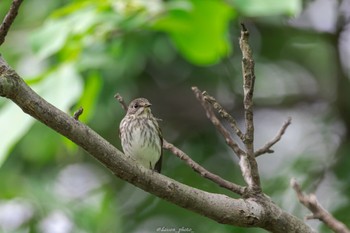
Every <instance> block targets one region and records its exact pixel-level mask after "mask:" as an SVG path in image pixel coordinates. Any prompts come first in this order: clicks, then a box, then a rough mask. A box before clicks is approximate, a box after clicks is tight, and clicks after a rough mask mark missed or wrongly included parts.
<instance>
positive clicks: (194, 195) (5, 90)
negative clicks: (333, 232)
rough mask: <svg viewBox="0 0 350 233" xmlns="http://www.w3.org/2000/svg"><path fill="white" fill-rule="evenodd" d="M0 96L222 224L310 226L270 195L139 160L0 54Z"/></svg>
mask: <svg viewBox="0 0 350 233" xmlns="http://www.w3.org/2000/svg"><path fill="white" fill-rule="evenodd" d="M0 96H3V97H6V98H9V99H11V100H12V101H13V102H15V103H16V104H17V105H18V106H19V107H20V108H21V109H22V110H23V111H24V112H25V113H27V114H29V115H31V116H32V117H34V118H36V119H37V120H39V121H40V122H42V123H44V124H46V125H47V126H48V127H50V128H52V129H53V130H55V131H57V132H58V133H60V134H62V135H63V136H65V137H67V138H68V139H70V140H71V141H73V142H74V143H76V144H77V145H79V146H80V147H82V148H83V149H84V150H85V151H87V152H88V153H89V154H90V155H91V156H93V157H94V158H95V159H96V160H98V161H99V162H101V163H102V164H103V165H104V166H105V167H106V168H107V169H109V170H110V171H111V172H112V173H113V174H114V175H115V176H117V177H119V178H120V179H123V180H125V181H127V182H129V183H131V184H133V185H135V186H137V187H139V188H141V189H143V190H145V191H147V192H150V193H152V194H154V195H156V196H158V197H160V198H162V199H164V200H167V201H169V202H171V203H174V204H176V205H178V206H181V207H183V208H185V209H188V210H191V211H193V212H196V213H198V214H201V215H203V216H206V217H208V218H211V219H213V220H215V221H217V222H219V223H223V224H229V225H235V226H241V227H260V228H264V229H266V230H269V231H271V232H276V233H279V232H281V233H285V232H305V233H309V232H310V233H311V232H312V230H311V228H310V227H309V226H307V225H306V224H305V223H304V222H303V221H301V220H300V219H298V218H296V217H294V216H292V215H290V214H288V213H286V212H284V211H283V210H281V209H280V208H279V207H278V206H276V205H275V204H274V203H272V202H271V201H269V199H268V198H264V197H260V198H255V199H254V198H248V199H233V198H230V197H228V196H226V195H222V194H214V193H209V192H205V191H202V190H199V189H195V188H192V187H189V186H187V185H184V184H181V183H179V182H177V181H175V180H173V179H171V178H168V177H165V176H163V175H162V174H158V173H156V172H152V171H151V170H150V169H147V168H144V167H142V166H139V165H137V164H136V163H135V162H133V160H132V159H130V158H129V157H127V156H124V154H123V153H122V152H121V151H119V150H118V149H116V148H115V147H114V146H113V145H111V144H110V143H109V142H107V141H106V140H105V139H103V138H102V137H101V136H99V135H98V134H97V133H96V132H94V131H93V130H92V129H90V128H89V127H88V126H86V125H84V124H83V123H81V122H79V121H77V120H75V119H74V118H73V117H71V116H69V115H67V114H66V113H64V112H62V111H61V110H59V109H57V108H55V107H54V106H53V105H51V104H49V103H48V102H46V101H45V100H44V99H43V98H41V97H40V96H38V95H37V94H36V93H35V92H34V91H33V90H32V89H31V88H30V87H29V86H28V85H27V84H26V83H25V82H24V81H23V79H21V78H20V77H19V76H18V74H17V73H16V72H15V71H14V70H13V69H11V68H10V67H9V66H8V65H7V63H6V62H5V61H4V60H3V59H2V57H0Z"/></svg>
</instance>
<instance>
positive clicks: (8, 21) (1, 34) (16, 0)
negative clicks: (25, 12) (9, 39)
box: [0, 0, 23, 45]
mask: <svg viewBox="0 0 350 233" xmlns="http://www.w3.org/2000/svg"><path fill="white" fill-rule="evenodd" d="M22 2H23V0H13V2H12V4H11V7H10V10H9V11H8V12H7V14H6V16H5V18H4V20H3V21H2V23H1V25H0V45H2V44H3V43H4V41H5V37H6V35H7V33H8V31H9V29H10V27H11V25H12V23H13V21H14V20H15V18H16V16H17V14H18V9H19V7H20V6H21V3H22Z"/></svg>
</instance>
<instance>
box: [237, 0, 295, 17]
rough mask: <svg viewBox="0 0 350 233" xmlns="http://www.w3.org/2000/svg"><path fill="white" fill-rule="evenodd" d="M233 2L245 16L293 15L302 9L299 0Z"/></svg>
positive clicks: (247, 0) (243, 0) (245, 0)
mask: <svg viewBox="0 0 350 233" xmlns="http://www.w3.org/2000/svg"><path fill="white" fill-rule="evenodd" d="M233 4H234V6H235V7H236V8H237V10H239V11H240V12H241V14H243V15H245V16H271V15H281V14H283V15H289V16H294V15H296V14H299V13H300V11H301V9H302V2H301V1H300V0H279V1H276V0H265V1H260V0H235V1H233Z"/></svg>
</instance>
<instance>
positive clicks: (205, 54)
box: [153, 0, 234, 65]
mask: <svg viewBox="0 0 350 233" xmlns="http://www.w3.org/2000/svg"><path fill="white" fill-rule="evenodd" d="M189 3H191V4H192V6H191V7H188V6H186V5H183V4H179V5H180V6H181V7H180V8H176V7H174V6H175V4H174V3H172V5H171V7H169V8H170V9H169V11H168V13H167V14H166V15H165V16H164V17H160V18H159V19H157V20H156V21H155V23H154V25H153V27H154V29H157V30H161V31H165V32H167V33H169V34H170V37H171V39H172V41H173V43H174V44H175V46H176V47H177V48H178V49H179V51H180V53H182V55H183V56H184V57H185V58H186V59H188V60H189V61H191V62H193V63H195V64H199V65H208V64H212V63H215V62H218V61H219V59H220V58H222V57H224V56H226V55H227V54H228V53H229V52H230V43H229V40H228V37H227V28H228V24H229V20H230V19H232V18H233V16H234V11H233V9H232V8H231V7H230V6H229V5H227V4H226V3H224V2H221V1H214V0H206V1H203V0H191V1H189ZM185 6H186V7H185Z"/></svg>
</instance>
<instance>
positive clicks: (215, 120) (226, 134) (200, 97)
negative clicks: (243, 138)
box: [192, 87, 245, 157]
mask: <svg viewBox="0 0 350 233" xmlns="http://www.w3.org/2000/svg"><path fill="white" fill-rule="evenodd" d="M192 91H193V92H194V93H195V95H196V98H197V99H198V101H199V102H200V103H201V105H202V106H203V108H204V110H205V112H206V114H207V117H208V119H209V120H210V121H211V122H212V123H213V125H214V126H215V127H216V129H217V130H218V131H219V132H220V133H221V134H222V136H224V138H225V142H226V143H227V145H228V146H229V147H231V149H232V150H233V151H234V152H235V154H236V155H237V156H238V157H241V156H242V155H244V154H245V152H244V151H243V150H242V149H241V148H240V147H239V145H238V144H237V143H236V142H235V140H234V139H233V138H232V137H231V135H230V132H229V131H228V130H227V129H225V127H224V126H223V125H222V124H221V122H220V121H219V119H218V118H217V117H216V116H215V113H214V112H213V110H212V108H211V107H210V105H209V104H208V102H207V101H206V100H205V98H204V95H203V93H202V92H201V91H200V90H199V89H198V87H192Z"/></svg>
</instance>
